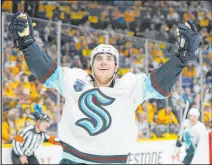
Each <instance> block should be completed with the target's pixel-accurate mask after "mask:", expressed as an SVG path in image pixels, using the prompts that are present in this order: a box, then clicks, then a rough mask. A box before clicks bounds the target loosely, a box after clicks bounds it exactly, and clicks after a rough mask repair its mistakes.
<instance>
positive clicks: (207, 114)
mask: <svg viewBox="0 0 212 165" xmlns="http://www.w3.org/2000/svg"><path fill="white" fill-rule="evenodd" d="M203 112H204V123H205V125H206V127H207V128H208V129H211V128H212V111H211V104H210V103H205V104H204V110H203Z"/></svg>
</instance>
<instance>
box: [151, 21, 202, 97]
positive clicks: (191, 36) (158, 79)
mask: <svg viewBox="0 0 212 165" xmlns="http://www.w3.org/2000/svg"><path fill="white" fill-rule="evenodd" d="M189 26H190V27H189ZM178 29H179V30H178V32H179V35H180V37H181V39H180V43H179V45H180V47H179V49H178V51H177V52H176V53H175V54H174V55H173V56H172V57H171V58H170V59H169V60H168V61H167V62H166V63H165V64H163V65H162V66H161V67H159V68H157V69H155V70H153V71H152V72H151V74H150V78H151V84H152V86H153V88H154V89H155V90H156V91H157V92H159V93H160V94H161V95H163V96H165V97H167V96H169V95H170V93H171V89H172V88H173V86H174V84H175V83H176V81H177V79H178V78H179V75H180V73H181V72H182V70H183V68H184V67H186V65H187V63H188V61H189V60H196V59H197V57H198V55H199V45H200V37H199V35H198V33H197V28H196V26H195V24H194V23H193V22H192V21H188V24H187V26H186V25H184V24H182V23H179V24H178Z"/></svg>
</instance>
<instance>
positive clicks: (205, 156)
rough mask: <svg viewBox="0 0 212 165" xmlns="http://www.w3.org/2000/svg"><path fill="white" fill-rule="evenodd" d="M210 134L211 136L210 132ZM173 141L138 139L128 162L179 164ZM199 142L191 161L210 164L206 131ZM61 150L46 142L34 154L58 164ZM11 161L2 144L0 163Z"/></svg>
mask: <svg viewBox="0 0 212 165" xmlns="http://www.w3.org/2000/svg"><path fill="white" fill-rule="evenodd" d="M210 136H211V137H210V138H212V134H211V135H210ZM175 143H176V140H145V141H139V142H137V143H136V144H135V146H134V150H133V151H132V152H131V153H130V154H129V157H128V164H175V163H176V164H179V162H175V161H174V160H173V159H172V155H173V153H174V151H175V147H174V146H175ZM199 144H200V145H198V147H197V150H196V154H195V156H194V158H193V162H192V163H193V164H210V159H212V158H211V157H212V155H211V153H210V152H211V150H212V146H211V144H212V143H211V141H209V135H208V133H205V134H204V135H202V136H201V138H200V142H199ZM61 151H62V148H61V147H60V146H54V145H51V144H48V143H46V144H44V145H43V146H42V147H40V148H39V149H38V150H37V151H36V156H37V157H38V159H39V161H40V163H41V164H58V163H59V161H60V159H61ZM184 154H185V152H184V150H181V156H180V158H181V159H183V156H184ZM11 163H12V162H11V145H3V147H2V164H11ZM211 163H212V162H211Z"/></svg>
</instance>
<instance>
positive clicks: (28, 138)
mask: <svg viewBox="0 0 212 165" xmlns="http://www.w3.org/2000/svg"><path fill="white" fill-rule="evenodd" d="M34 117H35V120H36V124H35V125H30V126H27V127H25V128H23V129H22V130H21V131H20V133H19V134H18V135H16V137H15V138H14V139H13V142H12V145H13V146H12V147H13V149H12V162H13V164H39V161H38V160H37V158H36V156H35V154H34V152H35V150H37V148H38V147H39V146H40V145H41V144H42V143H43V142H44V141H49V142H50V143H52V144H57V145H60V142H59V139H57V138H55V136H53V135H50V134H49V133H48V132H47V129H48V128H49V122H50V119H49V117H48V116H47V115H46V114H43V113H35V114H34Z"/></svg>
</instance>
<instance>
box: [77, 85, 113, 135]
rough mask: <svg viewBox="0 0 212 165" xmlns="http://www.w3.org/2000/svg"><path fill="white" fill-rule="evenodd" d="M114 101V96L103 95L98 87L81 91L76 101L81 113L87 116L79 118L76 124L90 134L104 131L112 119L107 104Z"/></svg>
mask: <svg viewBox="0 0 212 165" xmlns="http://www.w3.org/2000/svg"><path fill="white" fill-rule="evenodd" d="M114 101H115V99H114V98H112V97H108V96H106V95H104V94H103V93H102V92H101V91H100V90H99V89H98V88H96V89H91V90H88V91H86V92H85V93H83V94H82V95H81V96H80V98H79V101H78V105H79V108H80V110H81V111H82V113H83V114H84V115H85V116H87V117H88V118H83V119H80V120H78V121H77V122H76V125H77V126H79V127H82V128H84V129H85V130H86V131H87V132H88V133H89V135H90V136H95V135H98V134H100V133H103V132H105V131H106V130H107V129H108V128H109V127H110V125H111V122H112V119H111V116H110V114H109V113H108V111H107V110H106V109H105V108H103V107H102V106H107V105H110V104H112V103H113V102H114Z"/></svg>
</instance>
